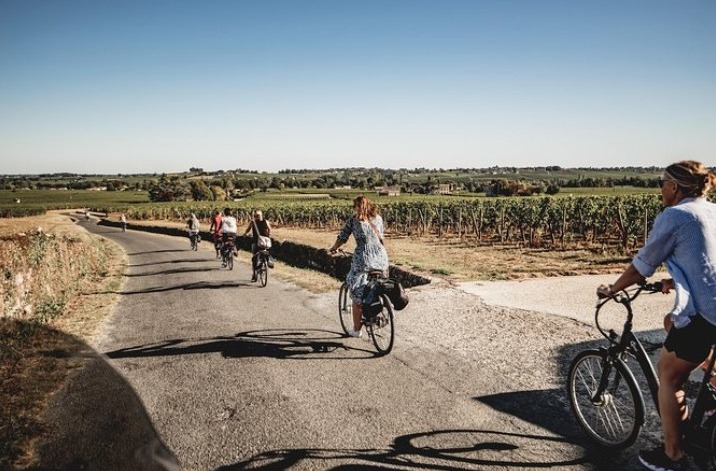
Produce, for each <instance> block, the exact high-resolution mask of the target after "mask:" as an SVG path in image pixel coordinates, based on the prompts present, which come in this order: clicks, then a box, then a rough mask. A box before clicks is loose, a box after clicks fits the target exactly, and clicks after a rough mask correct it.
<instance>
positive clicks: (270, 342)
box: [105, 329, 376, 360]
mask: <svg viewBox="0 0 716 471" xmlns="http://www.w3.org/2000/svg"><path fill="white" fill-rule="evenodd" d="M343 338H344V336H343V335H342V334H339V333H337V332H333V331H329V330H311V331H305V330H295V329H281V330H258V331H248V332H240V333H238V334H236V335H233V336H216V337H206V338H195V339H192V338H186V339H170V340H165V341H163V342H159V343H156V344H148V345H138V346H134V347H127V348H122V349H118V350H114V351H111V352H106V353H105V355H107V356H108V357H109V358H139V357H157V356H175V355H195V354H204V353H219V354H221V356H222V357H224V358H275V359H279V360H315V359H316V358H320V359H325V360H360V359H367V358H373V357H375V356H376V354H375V352H374V351H372V350H368V349H364V348H357V347H355V346H351V345H348V344H346V343H344V342H341V341H340V339H343ZM346 353H350V356H346ZM356 354H358V356H356Z"/></svg>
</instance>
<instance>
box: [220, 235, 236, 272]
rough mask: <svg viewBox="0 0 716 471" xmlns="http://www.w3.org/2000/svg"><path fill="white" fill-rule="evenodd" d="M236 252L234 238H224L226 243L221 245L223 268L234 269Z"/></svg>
mask: <svg viewBox="0 0 716 471" xmlns="http://www.w3.org/2000/svg"><path fill="white" fill-rule="evenodd" d="M235 251H236V246H235V241H234V237H231V236H227V237H224V241H223V243H222V244H221V266H222V267H224V268H228V269H229V270H233V269H234V252H235Z"/></svg>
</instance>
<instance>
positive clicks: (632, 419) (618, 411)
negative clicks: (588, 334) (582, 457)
mask: <svg viewBox="0 0 716 471" xmlns="http://www.w3.org/2000/svg"><path fill="white" fill-rule="evenodd" d="M568 381H569V384H568V388H569V401H570V403H571V406H572V412H574V416H575V417H576V418H577V421H578V422H579V425H580V426H581V427H582V428H583V429H584V431H585V432H587V435H589V437H590V438H591V439H592V440H594V441H595V442H597V443H598V444H600V445H601V446H604V447H609V448H625V447H628V446H629V445H632V444H633V443H634V442H635V441H636V439H637V437H638V436H639V432H640V431H641V427H642V425H643V424H644V399H643V397H642V395H641V391H640V390H639V387H638V386H637V383H636V379H634V375H633V374H632V372H631V370H630V369H629V368H628V367H627V366H626V365H625V364H624V362H623V361H621V360H618V359H617V360H614V361H612V362H608V361H607V352H606V351H605V350H585V351H583V352H581V353H580V354H579V355H577V356H576V357H575V359H574V360H573V361H572V364H571V365H570V367H569V374H568ZM600 386H602V388H600ZM600 389H601V391H600Z"/></svg>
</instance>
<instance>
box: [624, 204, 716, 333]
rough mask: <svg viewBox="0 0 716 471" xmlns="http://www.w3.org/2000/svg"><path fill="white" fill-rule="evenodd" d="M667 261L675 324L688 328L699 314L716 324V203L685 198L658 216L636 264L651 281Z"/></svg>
mask: <svg viewBox="0 0 716 471" xmlns="http://www.w3.org/2000/svg"><path fill="white" fill-rule="evenodd" d="M664 262H666V268H667V270H669V274H670V275H671V277H672V278H673V279H674V291H675V292H676V299H675V302H674V308H673V309H672V311H671V318H672V320H673V321H674V325H675V326H676V327H677V328H681V327H684V326H686V325H688V324H689V322H691V317H692V316H694V315H696V314H697V313H698V314H701V315H702V316H703V317H704V319H706V320H707V321H709V322H711V323H712V324H714V325H716V204H714V203H709V202H708V201H707V200H706V198H685V199H683V200H681V201H680V202H679V204H677V205H676V206H671V207H668V208H666V209H664V211H663V212H662V213H661V214H659V216H657V218H656V220H655V221H654V227H653V228H652V230H651V233H650V234H649V238H648V239H647V242H646V245H644V247H642V248H641V250H639V252H638V253H637V254H636V257H634V260H633V261H632V263H633V265H634V267H635V268H636V270H637V271H638V272H639V273H640V274H641V275H642V276H643V277H645V278H648V277H650V276H651V275H653V274H654V271H655V270H656V269H657V268H659V266H661V264H662V263H664Z"/></svg>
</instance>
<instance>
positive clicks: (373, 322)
mask: <svg viewBox="0 0 716 471" xmlns="http://www.w3.org/2000/svg"><path fill="white" fill-rule="evenodd" d="M380 300H381V301H382V303H383V309H382V310H381V311H380V313H379V314H378V315H376V316H375V317H374V318H372V319H370V320H367V321H366V330H367V331H368V335H370V338H371V339H372V340H373V345H375V348H376V350H378V353H380V354H381V355H385V354H387V353H390V351H391V350H392V349H393V342H394V340H395V324H394V322H393V321H394V318H393V306H392V305H391V304H390V300H389V299H388V297H387V296H386V295H384V294H381V295H380Z"/></svg>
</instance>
